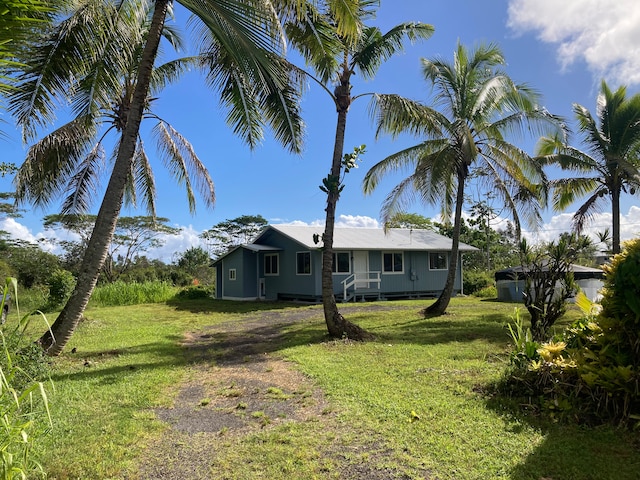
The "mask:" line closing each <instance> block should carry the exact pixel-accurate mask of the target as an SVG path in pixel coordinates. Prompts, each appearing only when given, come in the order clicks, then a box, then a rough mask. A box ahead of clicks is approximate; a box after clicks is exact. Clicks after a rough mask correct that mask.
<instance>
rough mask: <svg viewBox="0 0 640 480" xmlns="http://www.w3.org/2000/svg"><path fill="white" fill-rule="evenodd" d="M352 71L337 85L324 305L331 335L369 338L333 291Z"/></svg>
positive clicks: (325, 238)
mask: <svg viewBox="0 0 640 480" xmlns="http://www.w3.org/2000/svg"><path fill="white" fill-rule="evenodd" d="M348 78H349V74H348V73H347V74H344V75H343V76H342V83H341V84H340V85H339V86H338V87H336V99H337V100H336V106H337V110H338V122H337V125H336V137H335V142H334V146H333V158H332V160H331V172H330V174H329V178H330V180H331V181H330V184H331V185H333V187H331V188H328V193H327V208H326V209H325V211H326V218H325V226H324V234H323V235H322V241H323V250H322V305H323V307H324V319H325V322H326V323H327V330H328V331H329V335H330V336H332V337H333V338H342V337H344V336H346V337H348V338H350V339H352V340H364V339H366V338H369V337H370V335H369V334H367V332H365V331H364V330H363V329H362V328H360V327H359V326H358V325H355V324H353V323H351V322H349V321H347V320H345V318H344V317H343V316H342V315H341V314H340V311H339V310H338V305H337V303H336V297H335V295H334V294H333V231H334V228H335V223H336V208H337V205H338V199H339V198H340V177H341V175H342V152H343V150H344V137H345V131H346V128H347V112H348V111H349V106H350V104H351V97H350V93H349V90H350V88H349V81H348Z"/></svg>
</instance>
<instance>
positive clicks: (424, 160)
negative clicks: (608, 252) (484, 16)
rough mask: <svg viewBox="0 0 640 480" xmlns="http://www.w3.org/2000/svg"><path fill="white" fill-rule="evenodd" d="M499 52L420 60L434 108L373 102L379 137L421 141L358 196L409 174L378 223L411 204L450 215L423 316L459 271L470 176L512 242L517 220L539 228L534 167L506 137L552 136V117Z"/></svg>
mask: <svg viewBox="0 0 640 480" xmlns="http://www.w3.org/2000/svg"><path fill="white" fill-rule="evenodd" d="M504 62H505V61H504V57H503V55H502V52H501V51H500V49H499V48H498V47H497V46H496V45H493V44H490V45H480V46H478V47H477V48H475V49H474V50H471V51H468V50H467V49H466V48H465V47H464V46H463V45H461V44H458V46H457V49H456V51H455V53H454V59H453V62H452V63H451V62H447V61H445V60H442V59H434V60H427V59H422V69H423V74H424V77H425V80H426V81H427V82H428V83H430V84H431V85H433V88H434V92H435V93H434V95H435V97H434V101H435V104H436V106H437V107H440V108H441V109H442V110H438V109H437V108H434V107H430V106H426V105H424V104H422V103H420V102H417V101H412V100H408V99H404V98H401V97H399V96H397V95H384V96H377V97H376V98H375V102H374V105H373V110H372V112H373V114H374V115H375V117H376V119H377V124H378V133H379V134H380V133H382V132H387V133H390V134H391V135H393V136H397V135H398V134H400V133H410V134H413V135H415V136H418V137H421V138H424V140H423V141H421V142H420V143H418V144H417V145H414V146H411V147H408V148H406V149H404V150H402V151H400V152H397V153H395V154H393V155H390V156H388V157H387V158H385V159H384V160H381V161H380V162H379V163H377V164H376V165H374V166H373V167H372V168H371V169H370V170H369V171H368V172H367V174H366V175H365V178H364V191H365V193H370V192H372V191H373V190H374V189H375V188H376V186H377V185H378V184H379V182H380V180H381V179H382V178H383V177H384V176H385V175H386V174H388V173H390V172H393V171H396V170H403V169H408V170H409V171H410V172H411V174H410V175H409V176H408V177H407V178H406V179H404V180H402V181H401V182H400V183H399V184H398V185H397V186H396V187H395V188H394V189H393V190H392V191H391V193H390V194H389V195H388V196H387V198H386V199H385V202H384V204H383V206H382V217H383V221H384V222H385V223H386V221H387V220H388V219H390V218H392V217H393V215H394V214H396V213H398V212H400V211H403V209H404V207H405V206H406V205H407V204H408V203H410V202H412V201H413V200H414V199H415V198H416V197H417V198H419V199H420V200H421V201H422V202H424V203H426V204H431V205H436V204H440V205H441V211H442V217H443V220H445V221H450V219H451V216H452V214H453V235H452V237H453V241H452V248H451V258H450V261H449V271H448V274H447V279H446V282H445V285H444V288H443V291H442V293H441V295H440V297H439V298H438V299H437V300H436V302H435V303H433V304H432V305H430V306H429V307H428V308H427V309H425V314H442V313H444V312H445V311H446V309H447V306H448V304H449V301H450V299H451V296H452V294H453V287H454V281H455V275H456V270H457V266H458V247H459V242H460V227H461V219H462V209H463V204H464V192H465V186H466V183H467V181H468V179H469V178H470V175H471V174H472V173H473V174H474V175H473V176H474V177H476V178H478V179H479V180H478V181H479V182H481V185H482V187H483V188H486V189H487V191H491V192H493V193H494V194H496V195H497V196H498V197H499V198H501V199H502V201H504V202H505V205H506V207H507V208H508V210H509V211H510V212H511V214H512V216H513V219H514V223H515V228H516V232H517V236H518V237H519V236H520V231H521V226H520V225H521V224H520V217H521V216H523V217H524V218H525V219H526V220H527V221H528V222H529V223H536V222H537V221H539V213H538V209H537V206H538V202H537V199H538V195H539V193H540V190H541V189H540V187H539V186H538V185H539V184H541V183H542V182H543V180H544V172H543V171H542V169H541V167H540V166H539V165H537V164H536V162H534V161H533V160H532V158H531V157H530V156H529V155H528V154H527V153H526V152H525V151H524V150H522V149H520V148H518V147H517V146H516V145H514V144H512V143H510V142H509V139H508V138H507V135H509V134H520V133H524V132H525V131H527V129H534V131H535V129H540V130H539V131H541V132H545V131H546V132H547V133H548V132H549V130H546V128H549V127H551V128H555V129H557V128H558V127H557V118H555V117H553V116H552V115H550V114H548V113H547V112H546V111H544V110H542V109H541V108H539V107H538V104H537V95H536V94H535V92H533V91H532V90H531V89H530V88H529V87H527V86H526V85H519V84H516V83H514V82H513V80H511V78H509V76H507V75H506V73H504V72H503V71H501V70H500V67H501V66H502V65H504Z"/></svg>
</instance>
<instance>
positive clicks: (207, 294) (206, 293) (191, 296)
mask: <svg viewBox="0 0 640 480" xmlns="http://www.w3.org/2000/svg"><path fill="white" fill-rule="evenodd" d="M214 293H215V289H214V288H213V287H211V286H205V285H197V286H192V287H186V288H183V289H182V290H180V291H179V292H178V293H176V296H175V298H176V299H179V300H197V299H201V298H211V297H213V294H214Z"/></svg>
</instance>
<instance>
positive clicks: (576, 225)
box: [573, 192, 602, 234]
mask: <svg viewBox="0 0 640 480" xmlns="http://www.w3.org/2000/svg"><path fill="white" fill-rule="evenodd" d="M601 204H602V196H600V194H599V192H595V193H594V194H593V195H591V196H590V197H589V198H587V200H586V201H585V202H584V203H583V204H582V205H581V206H580V208H578V210H577V211H576V213H575V214H574V215H573V229H574V230H575V231H576V233H578V234H581V233H582V230H583V229H584V226H585V225H586V224H587V223H589V222H590V221H591V220H592V219H593V216H594V215H595V214H596V213H600V212H601V211H602V205H601Z"/></svg>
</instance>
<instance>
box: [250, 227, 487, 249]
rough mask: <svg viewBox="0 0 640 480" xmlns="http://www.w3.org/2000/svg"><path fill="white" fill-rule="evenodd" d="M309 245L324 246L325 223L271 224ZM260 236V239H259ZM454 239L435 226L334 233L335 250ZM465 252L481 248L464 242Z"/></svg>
mask: <svg viewBox="0 0 640 480" xmlns="http://www.w3.org/2000/svg"><path fill="white" fill-rule="evenodd" d="M268 228H272V229H274V230H277V231H279V232H281V233H282V234H283V235H286V236H287V237H289V238H291V239H293V240H295V241H296V242H298V243H300V244H302V245H304V246H305V247H307V248H309V249H313V248H320V247H321V246H322V244H321V243H319V244H316V243H314V241H313V238H314V234H315V235H318V236H319V237H320V238H321V237H322V233H323V232H324V226H317V227H309V226H298V225H269V226H268V227H267V229H268ZM259 238H260V237H258V241H259ZM451 244H452V240H451V239H450V238H449V237H445V236H444V235H440V234H438V233H436V232H433V231H431V230H422V229H404V228H390V229H389V230H387V232H386V233H385V231H384V230H383V229H381V228H344V227H336V228H335V229H334V233H333V248H334V249H335V250H431V251H448V250H451ZM459 250H460V251H461V252H470V251H475V250H477V248H475V247H472V246H471V245H467V244H466V243H462V242H460V247H459Z"/></svg>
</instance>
